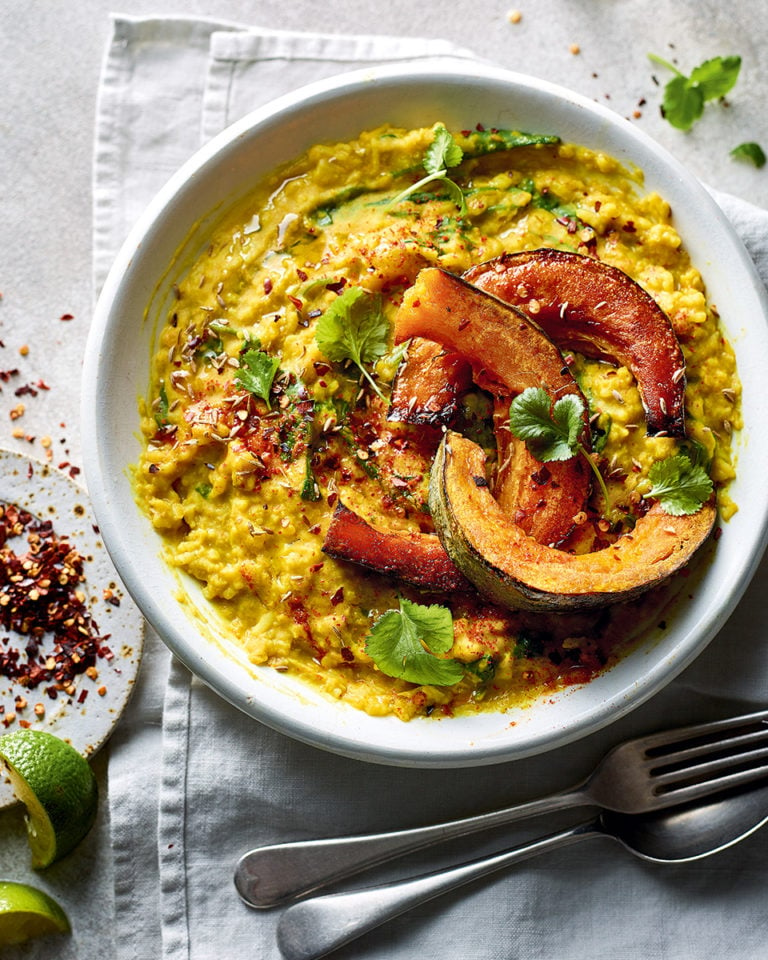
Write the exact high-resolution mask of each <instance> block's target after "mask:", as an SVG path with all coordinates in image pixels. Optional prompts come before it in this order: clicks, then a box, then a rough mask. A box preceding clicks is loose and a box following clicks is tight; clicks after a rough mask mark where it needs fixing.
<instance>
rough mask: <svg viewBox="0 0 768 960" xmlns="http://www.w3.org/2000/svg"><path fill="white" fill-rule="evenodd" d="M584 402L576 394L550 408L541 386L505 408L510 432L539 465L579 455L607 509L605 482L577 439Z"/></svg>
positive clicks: (527, 391) (582, 426) (582, 427)
mask: <svg viewBox="0 0 768 960" xmlns="http://www.w3.org/2000/svg"><path fill="white" fill-rule="evenodd" d="M584 411H585V408H584V401H583V400H582V399H581V397H579V396H576V394H572V393H568V394H566V395H565V396H564V397H560V399H559V400H557V401H556V402H555V403H554V405H553V404H552V401H551V400H550V397H549V394H548V393H547V391H546V390H544V389H543V387H528V389H527V390H523V392H522V393H521V394H520V395H519V396H517V397H515V399H514V400H513V401H512V403H511V405H510V408H509V426H510V429H511V431H512V433H513V434H514V435H515V436H516V437H517V438H518V439H520V440H524V441H525V445H526V447H528V450H529V451H530V452H531V453H532V454H533V456H534V457H536V459H537V460H538V461H539V462H540V463H549V462H550V461H552V460H570V459H571V457H575V456H576V455H577V454H581V455H582V456H583V457H584V459H585V460H586V461H587V463H588V464H589V466H590V468H591V470H592V472H593V473H594V475H595V477H596V478H597V481H598V483H599V484H600V489H601V490H602V492H603V496H604V497H605V503H606V511H607V510H609V509H610V497H609V496H608V489H607V487H606V486H605V481H604V480H603V476H602V474H601V473H600V471H599V470H598V469H597V464H596V463H595V462H594V460H593V459H592V457H591V456H590V455H589V451H588V450H587V448H586V447H585V446H584V444H583V443H582V442H581V440H579V437H580V436H581V433H582V430H583V429H584Z"/></svg>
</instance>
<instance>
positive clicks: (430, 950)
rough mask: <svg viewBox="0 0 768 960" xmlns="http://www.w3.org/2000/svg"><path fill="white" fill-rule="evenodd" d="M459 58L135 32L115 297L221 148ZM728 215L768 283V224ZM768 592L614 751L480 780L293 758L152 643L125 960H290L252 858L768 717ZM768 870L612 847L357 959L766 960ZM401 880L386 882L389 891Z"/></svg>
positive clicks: (752, 862)
mask: <svg viewBox="0 0 768 960" xmlns="http://www.w3.org/2000/svg"><path fill="white" fill-rule="evenodd" d="M445 55H459V56H468V55H469V54H468V53H467V52H466V51H459V50H456V49H455V48H453V47H451V46H450V45H448V44H446V43H443V42H441V41H429V40H425V41H421V40H417V39H410V40H406V39H401V38H389V37H381V36H378V37H344V36H318V35H314V34H296V33H289V32H283V31H267V30H260V29H257V28H246V27H243V26H240V25H237V24H231V23H216V22H213V21H206V20H188V19H150V20H130V19H126V18H119V19H116V20H115V22H114V33H113V37H112V41H111V43H110V47H109V49H108V51H107V56H106V59H105V63H104V70H103V75H102V83H101V89H100V99H99V112H98V118H97V134H96V162H95V178H94V191H95V210H94V218H95V235H94V273H95V285H96V288H97V289H98V288H99V287H100V285H101V283H102V282H103V279H104V276H105V275H106V271H107V270H108V267H109V263H110V262H111V258H112V257H113V256H114V254H115V252H116V250H117V247H118V245H119V243H120V242H121V241H122V239H123V237H124V236H125V234H126V233H127V230H128V228H129V227H130V225H131V224H132V222H133V220H134V219H135V218H136V216H137V215H138V213H139V212H140V211H141V208H142V207H143V205H144V203H146V202H147V201H148V200H149V199H150V198H151V196H152V194H153V193H154V192H155V190H156V189H158V188H159V187H160V186H161V185H162V183H163V182H164V181H165V179H167V177H168V176H169V175H170V174H171V173H172V172H173V171H174V170H175V169H176V168H177V167H178V166H179V165H180V164H181V163H182V162H183V161H184V160H186V159H187V157H188V156H189V155H190V154H191V153H192V152H194V150H195V149H196V148H197V146H198V145H199V143H200V142H201V139H203V140H204V139H207V138H209V137H210V136H213V135H214V134H215V133H217V132H218V131H219V130H221V129H222V128H223V127H225V126H226V125H228V124H229V123H231V122H233V121H234V120H236V119H238V118H239V117H240V116H242V115H243V114H244V113H246V112H248V111H249V110H251V109H254V108H255V107H256V106H258V105H260V104H261V103H263V102H266V101H268V100H270V99H272V98H273V97H274V96H277V95H279V94H281V93H283V92H285V91H286V90H288V89H292V88H295V87H297V86H299V85H301V84H302V83H305V82H307V81H309V80H314V79H317V78H319V77H322V76H327V75H330V74H334V73H339V72H342V71H343V70H346V69H351V68H353V67H356V66H360V65H361V64H363V63H377V62H385V61H388V60H395V59H403V58H414V57H429V56H445ZM717 199H718V202H720V203H721V205H722V207H723V209H724V210H725V211H726V213H727V214H728V216H729V217H730V218H731V219H732V222H733V223H734V224H735V226H736V228H737V230H738V231H739V233H740V234H741V236H742V237H743V238H744V240H745V242H746V244H747V246H748V248H749V250H750V253H751V254H752V256H753V258H754V259H755V262H756V263H757V266H758V269H759V270H760V272H761V276H762V277H763V279H764V280H765V279H768V243H767V242H766V239H765V238H766V236H768V213H766V212H765V211H762V210H759V209H757V208H755V207H751V206H750V205H749V204H746V203H744V202H742V201H737V200H734V199H733V198H731V197H726V196H721V195H718V196H717ZM767 574H768V570H767V569H766V567H765V565H763V566H762V567H761V568H760V570H759V571H758V574H757V576H756V578H755V581H754V584H753V586H752V587H751V588H750V590H749V591H748V592H747V595H746V597H745V598H744V600H743V601H742V604H741V605H740V607H739V609H738V610H737V612H736V614H735V615H734V617H733V618H732V619H731V621H730V622H729V623H728V624H727V626H726V627H725V628H724V629H723V631H722V632H721V634H720V635H719V636H718V637H717V638H716V639H715V641H714V642H713V643H712V644H711V645H710V647H709V648H708V649H707V651H706V652H705V653H704V654H703V655H702V656H701V657H700V658H699V659H698V660H697V661H696V662H695V663H694V664H693V665H692V666H691V667H690V668H689V669H688V670H687V671H686V672H685V673H684V674H683V675H682V676H680V677H679V678H678V679H677V680H676V681H675V682H674V683H673V684H672V685H671V686H670V687H668V688H667V689H666V690H665V691H663V692H662V693H661V694H659V695H658V696H657V697H655V698H654V699H653V700H652V701H650V702H649V703H648V704H646V705H645V706H643V707H642V708H640V709H639V710H637V711H635V712H634V713H633V714H632V715H631V716H629V717H625V718H623V719H622V720H621V721H620V722H619V723H618V724H616V725H614V726H612V727H611V728H610V730H608V731H603V732H602V733H600V734H597V735H595V736H593V737H590V738H588V739H586V740H584V741H582V742H580V743H577V744H575V745H572V746H569V747H567V748H563V749H561V750H558V751H554V752H552V753H550V754H547V755H546V756H544V757H541V758H534V759H531V760H526V761H520V762H517V763H514V764H506V765H499V766H495V767H490V768H481V769H479V770H478V769H475V770H469V771H463V770H458V771H434V770H432V771H418V770H398V769H392V768H388V767H379V766H375V765H367V764H362V763H358V762H355V761H350V760H346V759H342V758H339V757H335V756H332V755H330V754H326V753H323V752H320V751H318V750H315V749H313V748H310V747H307V746H304V745H302V744H299V743H296V742H293V741H291V740H289V739H287V738H285V737H283V736H282V735H280V734H278V733H275V732H274V731H272V730H269V729H267V728H266V727H264V726H262V725H260V724H257V723H256V722H254V721H252V720H250V719H248V718H247V717H245V716H243V715H241V714H240V713H239V712H238V711H236V710H235V709H234V708H232V707H230V706H229V705H228V704H226V703H225V702H224V701H222V700H221V699H220V698H218V697H217V696H216V695H215V694H213V693H212V692H211V691H209V690H208V689H207V688H206V687H204V686H203V685H202V684H200V683H199V682H198V681H197V680H195V679H194V678H192V677H191V676H190V675H189V673H188V672H187V671H186V669H185V668H184V667H183V666H181V665H180V664H178V663H177V662H175V661H172V660H171V658H170V656H169V654H168V653H167V652H166V651H165V649H164V648H163V647H162V645H161V644H160V642H159V640H158V639H157V637H155V636H154V635H152V633H151V631H148V632H149V634H150V635H149V636H148V637H147V654H146V663H145V669H144V670H143V674H142V681H141V684H140V688H139V690H138V691H137V694H136V697H135V699H134V701H133V703H132V704H131V706H130V708H129V711H128V714H127V716H126V717H125V719H124V721H123V723H122V724H121V725H120V727H119V728H118V731H117V732H116V734H115V736H114V738H113V741H112V748H111V758H110V770H109V773H110V812H111V818H112V839H113V847H114V852H115V901H116V912H117V919H116V923H117V927H116V930H115V939H116V942H117V944H118V948H117V951H118V957H119V960H128V958H131V960H147V958H149V957H163V958H164V960H209V958H213V957H217V958H218V957H226V958H227V960H241V958H242V960H245V958H249V960H251V958H254V957H257V958H260V960H272V958H275V960H277V958H278V957H279V954H278V951H277V948H276V946H275V942H274V930H275V926H276V922H277V917H278V913H277V912H276V911H267V912H254V911H251V910H249V909H248V908H247V907H245V906H244V905H243V904H242V903H241V902H240V901H239V900H238V898H237V896H236V893H235V891H234V887H233V884H232V875H233V869H234V864H235V862H236V860H237V858H238V857H239V856H240V855H241V854H242V853H243V852H245V850H247V849H248V848H249V847H251V846H255V845H257V844H261V843H265V842H276V841H279V840H288V839H296V838H301V837H307V838H308V837H316V836H324V835H332V834H344V833H353V832H361V831H366V830H374V829H388V828H395V827H398V826H406V825H417V824H420V823H427V822H430V821H435V820H438V819H443V818H448V817H454V816H459V815H466V814H470V813H472V812H476V811H479V810H481V809H490V808H492V807H494V806H496V805H499V804H502V803H511V802H516V801H519V800H523V799H526V798H529V797H533V796H537V795H539V794H541V793H544V792H548V791H552V790H556V789H561V788H563V787H565V786H567V785H569V784H570V783H571V782H572V781H576V780H577V779H579V778H580V777H582V776H583V775H585V774H586V773H587V772H588V771H589V770H590V769H591V767H592V765H593V764H594V762H595V761H596V760H597V759H598V758H599V756H600V755H601V754H602V753H603V752H604V751H605V750H606V749H607V747H608V746H610V745H612V744H613V743H615V742H618V741H619V740H620V739H622V738H623V737H626V736H631V735H635V734H638V733H641V732H643V731H646V730H649V729H653V728H656V727H658V726H659V725H660V724H662V723H667V722H668V723H670V724H674V723H684V722H688V721H689V720H692V719H699V718H703V717H706V716H707V715H708V714H714V713H715V712H718V713H720V712H722V711H723V710H724V709H732V710H733V711H738V710H748V709H757V708H758V707H759V706H761V705H764V704H765V700H766V690H768V659H767V658H766V656H765V653H766V640H765V639H764V637H762V636H761V631H760V629H759V623H758V622H759V620H761V619H762V617H760V614H761V613H762V611H763V609H764V598H763V594H764V591H763V590H762V583H764V582H765V578H766V575H767ZM737 639H738V649H739V658H738V659H737V658H735V657H734V656H733V649H734V643H735V641H736V640H737ZM576 818H577V819H578V815H576ZM572 821H573V818H571V822H572ZM551 826H552V824H551V823H544V824H543V823H541V822H538V821H537V822H536V823H534V824H532V825H530V824H529V825H527V827H526V828H525V831H524V830H523V828H522V827H521V828H518V829H516V831H507V832H506V833H505V834H503V835H501V836H496V837H491V838H488V839H487V840H483V841H480V840H477V839H475V841H473V844H472V845H471V846H469V845H468V846H467V848H466V851H465V852H466V855H467V856H474V855H475V854H476V853H479V852H482V851H483V850H484V849H486V848H487V849H491V848H492V847H497V846H500V845H504V844H506V843H510V842H514V840H515V839H516V838H517V837H519V836H522V835H523V833H524V832H526V831H527V835H528V836H530V835H532V834H533V833H535V832H537V831H540V832H546V831H548V830H549V829H550V828H551ZM440 856H441V855H436V856H435V857H434V858H430V857H428V856H427V855H424V856H420V857H417V858H412V860H411V861H410V862H409V863H407V864H406V869H409V870H410V871H411V872H424V871H426V870H428V869H431V868H432V867H434V866H435V865H437V864H439V863H440V862H441V860H440V859H439V857H440ZM766 857H768V832H765V833H764V834H758V835H757V836H755V837H754V838H752V839H751V840H750V841H749V843H747V844H744V845H743V846H742V847H740V848H737V849H735V850H733V851H730V852H726V853H723V854H721V855H719V856H718V857H716V858H714V859H712V860H710V861H705V862H704V863H693V864H688V865H679V866H674V867H656V866H652V865H649V864H646V863H642V862H640V861H637V860H634V859H633V858H631V857H630V855H629V854H627V853H626V852H625V851H622V850H620V849H618V848H616V847H615V846H613V845H611V844H610V843H609V842H608V841H602V840H601V841H598V842H595V843H592V844H589V845H587V844H585V845H583V846H581V847H574V848H571V849H569V850H568V851H567V852H560V853H556V854H553V855H549V856H547V857H545V858H542V859H541V860H535V861H531V862H529V863H527V864H523V865H521V866H520V867H518V868H516V869H515V871H514V872H513V873H508V874H506V875H501V876H498V877H495V878H491V879H489V880H486V881H483V882H481V883H479V884H475V885H473V886H472V887H470V888H467V889H465V890H463V891H462V892H461V894H459V895H456V896H449V897H447V898H444V899H442V900H441V901H439V902H436V903H433V904H430V905H427V906H425V907H423V908H420V909H418V910H416V911H413V912H412V913H410V914H408V915H406V916H404V917H401V918H399V919H398V920H396V921H394V922H393V923H391V924H389V925H388V926H386V927H384V928H382V929H381V930H379V931H376V932H374V933H372V934H370V935H368V936H367V937H366V938H365V939H364V940H361V941H359V942H358V943H357V944H353V945H350V946H349V947H347V948H345V949H344V950H342V951H340V952H339V953H338V956H339V958H340V960H342V958H351V957H355V958H361V960H363V958H364V960H374V958H376V960H397V958H400V957H402V958H409V960H410V958H411V957H414V956H418V957H420V958H421V960H430V958H435V960H437V958H438V957H439V958H440V960H445V958H457V960H463V958H467V957H473V958H474V960H497V958H498V960H501V958H511V957H516V958H521V960H538V958H542V960H543V958H545V957H546V958H556V960H582V958H583V957H586V956H589V957H591V958H593V960H600V958H606V960H634V958H637V960H646V958H648V957H664V958H666V960H700V958H701V957H703V956H724V955H726V954H727V955H728V956H729V957H731V958H732V960H741V958H743V960H751V958H754V957H757V956H759V955H761V954H762V951H763V950H764V944H765V939H766V932H767V930H766V926H767V924H766V920H765V909H764V901H765V879H764V863H765V862H766ZM392 873H393V868H385V869H382V870H380V871H379V872H378V874H376V878H380V877H384V876H389V875H390V874H392ZM362 882H363V881H361V883H362Z"/></svg>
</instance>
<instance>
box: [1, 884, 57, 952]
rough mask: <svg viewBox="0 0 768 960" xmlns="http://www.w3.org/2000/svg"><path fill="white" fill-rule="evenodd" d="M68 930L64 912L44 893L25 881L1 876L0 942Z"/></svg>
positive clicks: (30, 938) (3, 944)
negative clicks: (20, 881) (4, 878)
mask: <svg viewBox="0 0 768 960" xmlns="http://www.w3.org/2000/svg"><path fill="white" fill-rule="evenodd" d="M70 930H71V927H70V924H69V919H68V918H67V915H66V913H64V911H63V910H62V908H61V907H60V906H59V904H58V903H56V901H55V900H54V899H53V898H52V897H49V896H48V894H47V893H44V892H43V891H42V890H38V889H37V888H36V887H31V886H29V885H28V884H26V883H16V882H15V881H13V880H0V946H2V947H9V946H13V945H15V944H19V943H26V941H27V940H32V939H34V938H36V937H45V936H48V935H49V934H52V933H69V932H70Z"/></svg>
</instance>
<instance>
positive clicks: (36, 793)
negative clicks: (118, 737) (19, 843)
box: [0, 729, 98, 869]
mask: <svg viewBox="0 0 768 960" xmlns="http://www.w3.org/2000/svg"><path fill="white" fill-rule="evenodd" d="M0 759H2V760H3V762H4V763H5V766H6V768H7V772H8V775H9V778H10V781H11V786H12V788H13V792H14V793H15V794H16V797H17V798H18V799H19V800H20V801H21V802H22V803H23V804H24V805H25V807H26V808H27V836H28V840H29V847H30V852H31V854H32V866H33V867H34V868H35V869H41V868H43V867H47V866H49V865H50V864H52V863H54V862H55V861H56V860H60V859H61V858H62V857H64V856H66V854H68V853H69V852H70V851H71V850H73V849H74V848H75V847H76V846H77V845H78V844H79V843H80V841H81V840H82V839H83V838H84V837H85V835H86V834H87V833H88V831H89V830H90V829H91V827H92V826H93V823H94V821H95V819H96V811H97V806H98V787H97V784H96V778H95V776H94V774H93V771H92V770H91V767H90V765H89V763H88V761H87V760H86V759H85V758H84V757H83V756H81V755H80V754H79V753H78V751H77V750H76V749H75V748H74V747H73V746H71V745H70V744H69V743H67V742H66V741H65V740H62V739H60V738H59V737H56V736H54V735H53V734H52V733H47V732H46V731H44V730H32V729H26V730H25V729H22V730H14V731H12V732H11V733H6V734H4V735H3V736H2V737H0Z"/></svg>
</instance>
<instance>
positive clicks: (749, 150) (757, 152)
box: [731, 141, 765, 169]
mask: <svg viewBox="0 0 768 960" xmlns="http://www.w3.org/2000/svg"><path fill="white" fill-rule="evenodd" d="M731 156H732V157H735V158H736V159H737V160H748V161H750V162H751V163H754V165H755V166H756V167H757V168H758V169H759V168H760V167H764V166H765V151H764V150H763V148H762V147H761V146H760V144H759V143H755V142H754V141H749V142H748V143H740V144H739V145H738V147H734V148H733V150H731Z"/></svg>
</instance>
